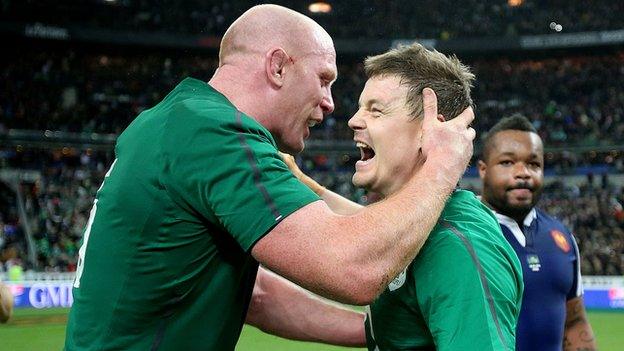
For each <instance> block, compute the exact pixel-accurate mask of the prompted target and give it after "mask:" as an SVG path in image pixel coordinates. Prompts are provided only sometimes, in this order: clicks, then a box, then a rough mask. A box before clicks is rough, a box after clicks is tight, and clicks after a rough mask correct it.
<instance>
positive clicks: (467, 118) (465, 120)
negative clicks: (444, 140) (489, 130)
mask: <svg viewBox="0 0 624 351" xmlns="http://www.w3.org/2000/svg"><path fill="white" fill-rule="evenodd" d="M474 118H475V115H474V111H473V110H472V107H470V106H469V107H467V108H466V109H465V110H464V111H463V112H462V113H460V114H459V116H457V117H455V118H453V119H452V120H451V121H450V122H452V123H453V124H456V125H458V126H462V127H464V128H468V127H469V126H470V124H471V123H472V121H473V120H474Z"/></svg>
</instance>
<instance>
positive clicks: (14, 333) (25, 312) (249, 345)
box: [0, 308, 624, 351]
mask: <svg viewBox="0 0 624 351" xmlns="http://www.w3.org/2000/svg"><path fill="white" fill-rule="evenodd" d="M67 311H68V310H67V309H64V308H55V309H47V310H36V309H17V310H16V311H15V315H14V316H13V318H12V319H11V321H10V322H9V323H8V324H6V325H0V349H2V350H12V351H32V350H61V349H62V345H63V340H64V337H65V323H66V322H67ZM589 319H590V321H591V323H592V327H593V328H594V332H595V334H596V338H597V340H598V346H599V348H600V350H601V351H620V350H622V349H624V332H623V331H624V313H621V312H599V311H590V312H589ZM236 350H237V351H252V350H253V351H262V350H270V351H291V350H292V351H294V350H297V351H299V350H302V351H306V350H316V351H345V350H362V349H350V348H344V347H335V346H328V345H320V344H313V343H302V342H295V341H290V340H285V339H281V338H278V337H275V336H272V335H268V334H265V333H263V332H261V331H259V330H258V329H256V328H253V327H249V326H245V328H244V329H243V333H242V335H241V338H240V341H239V343H238V346H237V347H236Z"/></svg>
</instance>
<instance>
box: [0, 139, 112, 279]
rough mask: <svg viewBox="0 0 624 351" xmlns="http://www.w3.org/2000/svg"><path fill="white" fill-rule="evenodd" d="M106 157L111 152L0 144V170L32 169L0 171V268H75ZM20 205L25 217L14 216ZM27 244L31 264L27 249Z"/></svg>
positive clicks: (52, 270) (104, 167)
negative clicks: (28, 234)
mask: <svg viewBox="0 0 624 351" xmlns="http://www.w3.org/2000/svg"><path fill="white" fill-rule="evenodd" d="M111 157H112V152H95V151H93V150H90V149H87V150H76V149H72V148H63V149H58V150H43V149H29V150H24V149H21V148H19V147H18V148H13V149H2V150H0V170H7V169H8V170H20V171H21V172H23V173H24V174H25V173H28V172H31V173H32V174H35V175H36V176H35V177H33V176H30V177H25V178H26V179H23V178H24V177H22V176H21V175H8V176H7V175H3V179H2V181H0V206H1V207H0V209H1V211H0V262H2V263H4V267H1V266H2V265H0V271H1V270H3V269H4V270H6V271H9V270H10V268H11V267H12V266H13V265H22V266H23V267H24V268H26V269H36V270H39V271H49V272H65V271H74V270H75V269H76V264H77V258H78V248H79V247H80V240H81V239H82V234H83V231H84V228H85V225H86V223H87V219H88V217H89V211H90V210H91V207H92V205H93V199H94V196H95V193H96V191H97V189H98V187H99V186H100V183H101V180H102V179H103V177H104V174H105V173H106V170H107V168H108V167H109V165H110V163H111V162H112V158H111ZM20 178H22V179H21V180H19V181H18V180H17V179H20ZM17 189H19V191H20V193H21V198H22V201H21V203H20V201H18V199H17V195H16V190H17ZM20 205H23V209H24V211H25V216H26V218H27V222H26V223H25V222H23V221H22V219H23V217H20V216H19V206H20ZM26 226H27V227H26ZM25 229H26V230H30V232H31V233H32V238H33V242H32V246H30V245H29V243H28V242H27V240H26V235H25ZM31 247H32V249H33V250H34V257H35V262H34V264H33V262H32V261H31V259H30V256H29V255H28V253H29V252H31V251H30V250H31Z"/></svg>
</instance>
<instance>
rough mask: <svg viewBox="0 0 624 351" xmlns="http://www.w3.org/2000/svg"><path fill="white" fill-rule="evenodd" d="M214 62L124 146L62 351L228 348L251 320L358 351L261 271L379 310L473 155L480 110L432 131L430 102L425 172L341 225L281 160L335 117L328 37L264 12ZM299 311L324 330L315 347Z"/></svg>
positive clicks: (102, 197) (357, 322) (354, 317)
mask: <svg viewBox="0 0 624 351" xmlns="http://www.w3.org/2000/svg"><path fill="white" fill-rule="evenodd" d="M219 60H220V63H219V68H218V70H217V72H216V73H215V75H214V76H213V78H212V79H211V80H210V81H209V82H208V84H206V83H205V82H202V81H199V80H195V79H192V78H187V79H185V80H184V81H182V82H181V83H180V84H179V85H178V86H177V87H176V88H174V89H173V91H172V92H171V93H169V94H168V95H167V97H165V99H164V100H163V101H161V102H160V103H159V104H157V105H156V106H154V107H153V108H151V109H149V110H147V111H145V112H143V113H141V114H140V115H139V116H138V117H137V118H136V119H135V120H134V121H133V122H132V123H131V124H130V125H129V126H128V128H127V129H126V130H125V131H124V132H123V133H122V134H121V135H120V136H119V139H118V141H117V145H116V148H115V153H116V157H117V158H116V159H115V161H114V162H113V164H112V165H111V167H110V169H109V171H108V172H107V174H106V177H105V179H104V181H103V183H102V185H101V187H100V189H99V190H98V192H97V195H96V199H95V201H94V204H93V208H92V210H91V214H90V218H89V221H88V223H87V227H86V229H85V232H84V239H83V244H82V247H81V248H80V258H79V265H78V269H77V272H76V280H75V282H74V290H73V296H74V306H73V307H72V310H71V313H70V316H69V322H68V325H67V336H66V342H65V349H66V350H91V349H93V350H95V349H97V350H102V349H107V350H108V349H116V350H117V349H119V350H232V349H234V346H235V344H236V341H237V339H238V337H239V334H240V331H241V328H242V325H243V323H244V321H245V318H246V317H247V319H248V321H249V322H250V323H253V324H255V325H259V326H260V327H261V328H262V329H264V330H267V331H270V332H274V333H277V334H279V335H283V336H286V337H291V338H295V339H304V340H318V341H324V342H332V343H342V344H353V345H361V344H363V334H362V322H363V317H362V316H361V315H360V314H357V313H353V312H348V311H343V310H339V309H336V308H334V307H331V306H327V305H324V304H322V303H321V302H319V301H318V300H315V299H313V298H311V297H309V295H308V294H307V293H305V292H303V291H302V290H300V289H299V288H297V287H296V286H294V285H293V284H291V283H290V282H287V281H286V280H284V279H282V278H280V277H278V276H277V275H274V274H272V273H268V272H267V271H264V270H261V272H260V274H259V275H258V278H257V281H256V276H257V272H258V264H259V263H260V264H262V265H263V266H265V267H267V268H268V269H270V270H271V271H273V272H276V273H277V274H279V275H281V276H283V277H285V278H287V279H288V280H290V281H292V282H294V283H296V284H298V285H300V286H301V287H304V288H306V289H308V290H311V291H313V292H315V293H318V294H320V295H323V296H325V297H328V298H332V299H335V300H338V301H341V302H346V303H352V304H360V305H361V304H367V303H369V302H371V301H372V300H373V299H374V298H375V297H376V296H377V295H378V294H379V293H380V292H381V291H383V290H384V289H385V287H386V285H387V284H388V282H389V279H391V278H392V277H395V276H396V275H397V274H398V273H399V272H400V271H401V270H402V269H403V268H404V267H405V266H406V265H407V264H408V263H409V262H410V261H411V260H412V259H413V258H414V256H415V255H416V254H417V252H418V250H419V249H420V247H421V246H422V244H423V243H424V241H425V239H426V237H427V233H429V232H430V231H431V229H432V227H433V226H434V224H435V223H436V220H437V217H438V216H439V214H440V212H441V210H442V208H443V206H444V203H445V200H446V199H447V197H448V195H449V194H450V192H451V191H452V190H453V188H454V186H455V184H456V183H457V181H458V179H459V177H460V176H461V174H462V173H463V171H464V168H465V167H466V165H467V163H468V160H469V159H470V156H471V154H472V139H473V138H474V130H473V129H471V128H469V127H468V125H469V123H470V122H471V121H472V119H473V118H474V115H473V113H472V110H466V111H465V112H464V113H463V114H462V115H461V116H459V117H458V118H456V119H454V120H453V121H450V122H439V121H438V120H437V106H436V103H437V102H436V98H435V95H434V94H433V92H431V93H430V94H425V98H424V102H423V103H424V106H425V117H424V119H425V123H424V125H425V126H426V127H424V131H423V140H422V142H423V146H422V149H421V150H420V151H419V152H422V153H423V156H425V157H426V161H425V163H424V165H423V166H422V169H421V171H420V172H419V173H418V174H417V175H414V177H413V179H411V180H410V181H408V182H407V184H406V185H405V187H404V188H403V190H402V191H400V192H397V193H396V194H395V196H393V197H391V198H388V199H387V200H385V201H382V202H379V203H378V204H376V205H374V207H375V209H374V210H369V209H363V210H361V211H359V212H357V213H356V214H354V215H349V216H343V215H340V214H337V213H335V212H332V211H331V210H330V209H329V207H328V206H327V205H326V203H325V202H323V201H321V199H320V198H319V197H318V196H317V195H316V194H315V193H314V192H312V191H311V190H309V189H308V188H307V187H306V186H305V185H304V184H302V183H301V182H299V181H298V180H297V179H296V178H295V177H294V176H293V175H292V173H290V171H289V170H288V168H287V166H286V165H285V164H284V162H283V161H282V159H281V158H280V156H279V154H278V150H282V151H285V152H289V153H296V152H300V151H301V150H303V147H304V140H305V139H306V138H307V137H308V135H309V128H310V127H313V126H314V125H315V124H317V123H320V122H322V120H323V117H324V116H325V115H327V114H329V113H331V112H332V111H333V109H334V104H333V100H332V96H331V85H332V83H333V81H334V80H335V79H336V76H337V72H336V53H335V50H334V46H333V42H332V40H331V38H330V36H329V35H328V34H327V32H326V31H325V30H323V28H321V27H320V26H319V25H318V24H317V23H315V22H314V21H312V20H311V19H310V18H308V17H305V16H303V15H301V14H299V13H297V12H294V11H292V10H288V9H286V8H283V7H279V6H275V5H260V6H256V7H253V8H252V9H250V10H248V11H247V12H246V13H244V14H243V15H242V16H241V17H240V18H239V19H238V20H236V21H235V22H234V23H233V24H232V26H231V27H230V28H229V29H228V31H227V32H226V33H225V35H224V37H223V40H222V45H221V50H220V53H219ZM254 284H255V286H256V288H255V289H254ZM252 291H253V299H252ZM250 300H253V302H252V305H251V309H250V312H249V314H247V312H248V306H249V305H250ZM295 301H297V302H296V303H295ZM299 301H301V302H299ZM296 308H300V310H304V311H306V312H307V314H306V317H309V318H310V319H313V320H314V322H315V323H317V324H315V326H314V328H315V331H314V335H313V336H310V335H309V333H308V330H307V329H303V330H302V326H307V325H309V324H307V320H305V321H302V320H301V319H300V318H299V317H294V316H295V315H296V314H293V315H292V316H293V317H290V315H289V313H290V312H293V309H296ZM297 311H299V310H297ZM277 312H279V313H280V314H279V315H277ZM318 314H322V315H323V316H327V317H326V318H325V319H323V318H315V317H319V316H318ZM338 321H340V323H338ZM332 322H335V323H333V324H332ZM323 324H325V325H324V326H322V327H319V326H320V325H323ZM343 325H344V327H343ZM318 328H321V329H323V328H324V329H323V330H316V329H318ZM323 332H324V333H323ZM336 335H337V337H336ZM332 338H334V339H332ZM336 338H339V339H340V340H336Z"/></svg>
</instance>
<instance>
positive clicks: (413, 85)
mask: <svg viewBox="0 0 624 351" xmlns="http://www.w3.org/2000/svg"><path fill="white" fill-rule="evenodd" d="M364 71H365V72H366V76H367V77H368V78H369V79H370V78H374V77H378V76H384V75H396V76H398V77H399V78H400V81H401V84H404V85H406V86H407V88H408V92H407V96H406V101H407V106H408V107H409V109H410V111H411V113H412V115H413V117H414V118H419V117H422V116H423V106H422V91H423V89H424V88H431V89H433V90H434V91H435V93H436V95H437V97H438V113H440V114H441V115H443V116H444V118H445V119H446V120H450V119H453V118H455V117H457V115H459V114H460V113H461V112H462V111H463V110H465V109H466V108H467V107H468V106H472V98H471V97H470V88H471V87H472V82H473V81H474V79H475V75H474V74H472V72H470V69H469V68H468V66H466V65H464V64H462V63H461V62H460V61H459V59H457V57H456V56H455V55H451V56H445V55H444V54H442V53H440V52H438V51H436V50H428V49H426V48H425V47H424V46H422V45H420V44H418V43H414V44H412V45H409V46H399V47H398V48H396V49H392V50H390V51H388V52H386V53H384V54H381V55H377V56H370V57H367V58H366V60H365V61H364Z"/></svg>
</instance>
